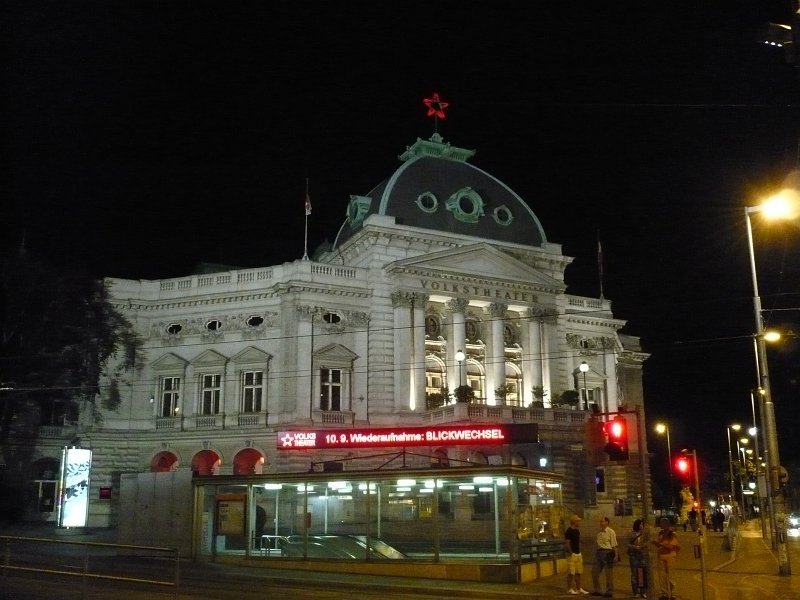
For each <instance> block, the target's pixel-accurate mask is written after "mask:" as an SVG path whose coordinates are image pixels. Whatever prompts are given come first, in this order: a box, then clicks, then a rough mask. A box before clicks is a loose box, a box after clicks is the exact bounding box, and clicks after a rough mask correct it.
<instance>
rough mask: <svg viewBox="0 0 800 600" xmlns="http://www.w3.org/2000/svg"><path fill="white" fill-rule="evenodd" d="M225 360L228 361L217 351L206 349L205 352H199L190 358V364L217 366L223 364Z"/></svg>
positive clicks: (194, 365) (195, 365)
mask: <svg viewBox="0 0 800 600" xmlns="http://www.w3.org/2000/svg"><path fill="white" fill-rule="evenodd" d="M226 362H228V359H227V358H225V357H224V356H223V355H222V354H220V353H219V352H215V351H214V350H206V351H205V352H201V353H200V354H198V355H197V356H195V357H194V358H193V359H192V366H193V367H219V366H222V365H224V364H225V363H226Z"/></svg>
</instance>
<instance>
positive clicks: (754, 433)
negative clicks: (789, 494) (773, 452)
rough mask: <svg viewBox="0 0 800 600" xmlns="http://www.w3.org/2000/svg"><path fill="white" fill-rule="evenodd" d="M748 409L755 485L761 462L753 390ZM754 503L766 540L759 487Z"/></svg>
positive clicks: (759, 487)
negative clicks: (754, 451) (755, 503)
mask: <svg viewBox="0 0 800 600" xmlns="http://www.w3.org/2000/svg"><path fill="white" fill-rule="evenodd" d="M750 408H751V410H752V411H753V426H752V427H751V428H750V429H748V430H747V431H748V433H749V434H750V436H751V437H752V438H753V445H754V446H755V447H756V448H755V449H756V455H755V461H754V464H755V467H756V484H758V482H759V477H760V475H759V472H760V471H761V469H760V466H761V465H760V462H761V450H760V449H759V445H758V434H759V431H758V426H757V425H756V399H755V394H754V393H753V390H750ZM765 479H766V478H765ZM756 501H757V502H758V517H759V520H760V521H761V539H766V537H767V524H766V521H765V520H764V506H763V502H762V498H761V486H759V485H756Z"/></svg>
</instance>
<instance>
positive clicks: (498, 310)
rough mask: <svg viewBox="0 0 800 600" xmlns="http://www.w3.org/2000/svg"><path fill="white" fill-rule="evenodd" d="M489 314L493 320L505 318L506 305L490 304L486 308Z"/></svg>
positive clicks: (499, 303) (500, 303)
mask: <svg viewBox="0 0 800 600" xmlns="http://www.w3.org/2000/svg"><path fill="white" fill-rule="evenodd" d="M488 310H489V314H490V315H491V316H492V318H494V319H502V318H504V317H505V316H506V311H507V310H508V304H503V303H502V302H494V303H493V304H490V305H489V307H488Z"/></svg>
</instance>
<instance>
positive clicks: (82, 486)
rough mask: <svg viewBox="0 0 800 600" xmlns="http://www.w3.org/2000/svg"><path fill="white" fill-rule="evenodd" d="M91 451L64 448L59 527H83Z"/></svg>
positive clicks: (86, 504) (87, 495)
mask: <svg viewBox="0 0 800 600" xmlns="http://www.w3.org/2000/svg"><path fill="white" fill-rule="evenodd" d="M91 467H92V451H91V450H87V449H84V448H64V451H63V452H62V456H61V479H60V481H59V483H60V484H61V493H60V495H59V496H60V497H59V500H60V502H59V506H60V509H59V515H58V526H59V527H85V526H86V517H87V514H88V512H89V472H90V470H91Z"/></svg>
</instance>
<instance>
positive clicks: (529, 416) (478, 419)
mask: <svg viewBox="0 0 800 600" xmlns="http://www.w3.org/2000/svg"><path fill="white" fill-rule="evenodd" d="M588 418H589V413H588V412H586V411H584V410H564V409H558V408H520V407H518V406H488V405H486V404H467V403H464V402H458V403H455V404H448V405H447V406H442V407H441V408H437V409H435V410H430V411H427V412H425V413H423V414H422V422H423V423H424V424H426V425H441V424H445V423H459V422H464V421H468V422H474V423H497V422H504V423H532V422H547V421H550V422H554V423H562V424H580V423H583V422H585V421H586V420H588Z"/></svg>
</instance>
